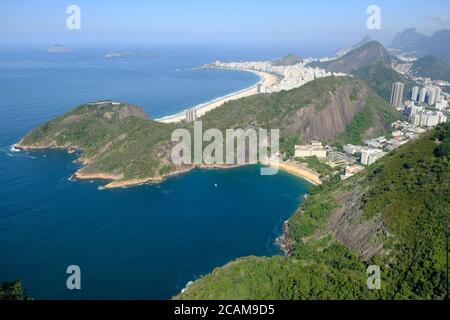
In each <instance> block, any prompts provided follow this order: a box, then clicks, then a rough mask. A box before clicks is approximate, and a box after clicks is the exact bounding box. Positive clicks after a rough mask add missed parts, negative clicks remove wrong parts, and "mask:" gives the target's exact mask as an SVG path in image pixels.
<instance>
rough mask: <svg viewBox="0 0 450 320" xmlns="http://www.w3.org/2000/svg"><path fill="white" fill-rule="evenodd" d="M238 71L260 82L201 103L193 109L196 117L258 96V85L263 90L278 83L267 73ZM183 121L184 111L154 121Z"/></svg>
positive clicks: (273, 76) (275, 78) (274, 76)
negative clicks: (251, 74) (246, 98)
mask: <svg viewBox="0 0 450 320" xmlns="http://www.w3.org/2000/svg"><path fill="white" fill-rule="evenodd" d="M238 70H241V71H248V72H253V73H255V74H257V75H258V76H259V77H260V78H261V81H259V82H258V83H257V84H255V85H253V86H251V87H249V88H246V89H244V90H241V91H238V92H234V93H231V94H229V95H226V96H223V97H220V98H217V99H214V100H212V101H209V102H207V103H203V104H200V105H198V106H196V107H194V109H196V110H197V117H201V116H203V115H204V114H205V113H207V112H208V111H211V110H213V109H215V108H218V107H220V106H222V105H223V104H225V103H226V102H228V101H232V100H237V99H240V98H244V97H249V96H252V95H255V94H258V91H257V90H258V89H257V85H258V84H261V85H262V86H263V87H265V88H270V87H271V86H273V85H275V84H276V83H277V82H278V81H279V78H278V77H277V76H276V75H274V74H271V73H268V72H262V71H255V70H242V69H238ZM183 120H185V113H184V111H183V112H181V113H178V114H176V115H172V116H167V117H164V118H161V119H156V121H158V122H162V123H177V122H181V121H183Z"/></svg>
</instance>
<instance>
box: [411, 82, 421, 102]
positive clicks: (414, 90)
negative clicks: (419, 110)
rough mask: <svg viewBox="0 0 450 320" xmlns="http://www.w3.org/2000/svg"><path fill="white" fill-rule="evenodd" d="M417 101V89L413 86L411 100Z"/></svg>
mask: <svg viewBox="0 0 450 320" xmlns="http://www.w3.org/2000/svg"><path fill="white" fill-rule="evenodd" d="M418 99H419V87H417V86H415V87H414V88H413V89H412V94H411V100H412V101H417V100H418Z"/></svg>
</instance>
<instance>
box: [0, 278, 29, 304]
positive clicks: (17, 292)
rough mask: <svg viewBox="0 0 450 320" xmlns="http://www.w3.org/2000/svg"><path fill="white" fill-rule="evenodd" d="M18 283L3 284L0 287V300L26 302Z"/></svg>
mask: <svg viewBox="0 0 450 320" xmlns="http://www.w3.org/2000/svg"><path fill="white" fill-rule="evenodd" d="M28 299H29V298H28V297H27V295H26V293H25V290H24V289H23V287H22V283H21V282H20V281H13V282H4V283H2V284H1V286H0V300H28Z"/></svg>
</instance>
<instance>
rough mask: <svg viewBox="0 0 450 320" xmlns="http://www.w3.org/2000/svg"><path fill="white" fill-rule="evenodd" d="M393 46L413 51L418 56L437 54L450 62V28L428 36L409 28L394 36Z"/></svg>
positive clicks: (405, 50)
mask: <svg viewBox="0 0 450 320" xmlns="http://www.w3.org/2000/svg"><path fill="white" fill-rule="evenodd" d="M391 47H392V48H395V49H400V50H402V51H403V52H408V53H411V54H413V55H414V56H416V57H417V58H423V57H425V56H427V55H435V56H438V57H439V58H441V59H442V60H444V61H446V62H447V63H450V30H449V29H446V30H440V31H436V32H435V33H433V35H431V36H430V37H427V36H425V35H422V34H420V33H418V32H416V31H415V29H407V30H405V31H403V32H402V33H399V34H398V35H397V36H396V37H395V38H394V41H393V42H392V45H391Z"/></svg>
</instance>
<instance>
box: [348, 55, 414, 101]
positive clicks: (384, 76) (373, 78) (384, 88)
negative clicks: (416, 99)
mask: <svg viewBox="0 0 450 320" xmlns="http://www.w3.org/2000/svg"><path fill="white" fill-rule="evenodd" d="M352 74H353V75H354V76H356V77H358V78H360V79H362V80H364V81H366V82H367V84H368V85H369V86H370V88H371V89H372V90H373V91H374V92H375V93H376V94H378V95H379V96H380V97H382V98H383V99H384V100H386V101H390V99H391V90H392V85H393V83H394V82H402V83H403V84H405V90H404V98H406V97H407V96H408V95H409V96H410V93H411V91H412V88H413V87H414V86H415V84H414V82H413V81H411V80H409V79H407V78H405V77H404V76H403V75H401V74H400V73H398V72H397V71H395V70H394V69H392V68H391V67H390V66H389V65H387V64H385V63H383V62H379V63H376V64H374V65H369V66H364V67H361V68H359V69H357V70H355V71H353V72H352Z"/></svg>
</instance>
